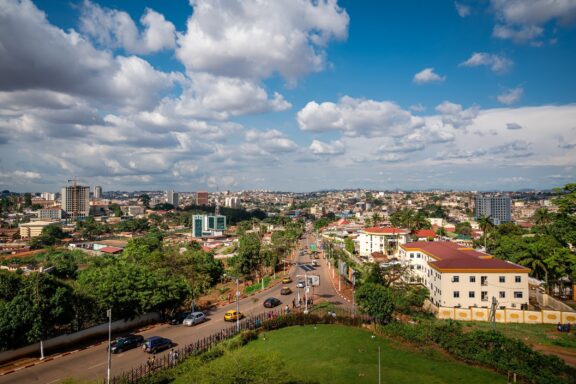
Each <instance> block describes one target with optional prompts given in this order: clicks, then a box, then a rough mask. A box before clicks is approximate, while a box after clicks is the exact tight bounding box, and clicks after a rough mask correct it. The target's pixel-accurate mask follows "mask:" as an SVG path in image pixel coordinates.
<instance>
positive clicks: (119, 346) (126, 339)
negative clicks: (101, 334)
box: [110, 335, 144, 353]
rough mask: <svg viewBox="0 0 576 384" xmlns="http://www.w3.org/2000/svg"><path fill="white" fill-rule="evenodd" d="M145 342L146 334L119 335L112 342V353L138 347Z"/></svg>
mask: <svg viewBox="0 0 576 384" xmlns="http://www.w3.org/2000/svg"><path fill="white" fill-rule="evenodd" d="M142 343H144V336H141V335H127V336H122V337H117V338H116V339H115V340H113V341H112V343H111V344H110V351H111V352H112V353H120V352H124V351H127V350H129V349H132V348H136V347H139V346H141V345H142Z"/></svg>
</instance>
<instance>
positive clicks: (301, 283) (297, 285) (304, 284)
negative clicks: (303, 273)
mask: <svg viewBox="0 0 576 384" xmlns="http://www.w3.org/2000/svg"><path fill="white" fill-rule="evenodd" d="M305 286H306V283H305V282H303V281H299V282H297V283H296V288H304V287H305Z"/></svg>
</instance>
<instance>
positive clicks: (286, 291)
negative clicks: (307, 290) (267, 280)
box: [280, 287, 292, 295]
mask: <svg viewBox="0 0 576 384" xmlns="http://www.w3.org/2000/svg"><path fill="white" fill-rule="evenodd" d="M291 293H292V290H291V289H290V287H282V289H281V290H280V294H281V295H289V294H291Z"/></svg>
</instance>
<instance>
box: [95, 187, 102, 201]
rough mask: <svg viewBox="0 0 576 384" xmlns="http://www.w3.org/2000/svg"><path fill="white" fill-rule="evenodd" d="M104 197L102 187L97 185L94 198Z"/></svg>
mask: <svg viewBox="0 0 576 384" xmlns="http://www.w3.org/2000/svg"><path fill="white" fill-rule="evenodd" d="M101 198H102V187H101V186H99V185H97V186H95V187H94V199H101Z"/></svg>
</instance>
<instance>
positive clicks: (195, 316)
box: [182, 312, 206, 327]
mask: <svg viewBox="0 0 576 384" xmlns="http://www.w3.org/2000/svg"><path fill="white" fill-rule="evenodd" d="M205 321H206V315H205V314H204V313H203V312H192V313H191V314H189V315H188V316H187V317H186V318H185V319H184V322H183V323H182V324H184V325H185V326H187V327H191V326H193V325H196V324H200V323H203V322H205Z"/></svg>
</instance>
